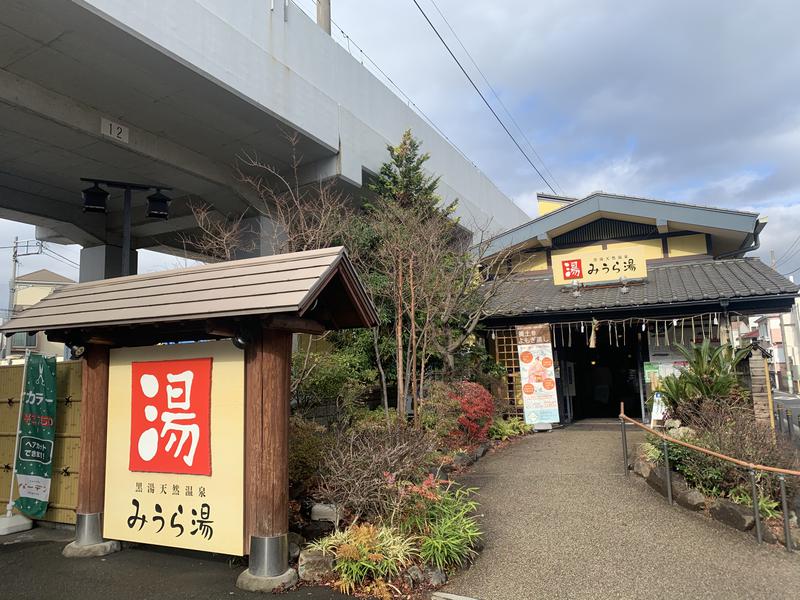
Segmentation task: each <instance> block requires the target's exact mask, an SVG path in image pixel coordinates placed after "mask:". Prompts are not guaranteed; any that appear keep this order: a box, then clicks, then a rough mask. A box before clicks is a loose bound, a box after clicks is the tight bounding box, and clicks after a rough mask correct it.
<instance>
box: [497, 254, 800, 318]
mask: <svg viewBox="0 0 800 600" xmlns="http://www.w3.org/2000/svg"><path fill="white" fill-rule="evenodd" d="M797 291H798V286H797V285H796V284H794V283H792V282H791V281H789V280H788V279H787V278H786V277H784V276H783V275H781V274H780V273H777V272H776V271H775V270H773V269H771V268H769V267H768V266H767V265H765V264H764V263H763V262H761V261H760V260H758V259H757V258H737V259H730V260H704V261H698V262H690V263H678V264H661V265H653V266H648V277H647V279H646V280H644V282H641V283H639V282H632V283H631V284H630V285H628V292H627V293H623V292H622V286H620V285H616V284H614V285H604V286H586V287H584V288H582V289H581V293H580V295H579V296H577V297H575V296H574V295H573V293H572V292H573V290H572V288H571V287H570V286H556V285H555V284H554V283H553V278H552V276H551V275H549V274H548V275H532V276H526V275H524V274H521V275H518V276H515V277H514V278H512V279H510V280H508V281H506V282H504V283H503V284H502V285H501V286H500V289H499V291H498V293H497V294H496V295H495V297H493V298H492V300H491V301H490V303H489V306H488V307H487V313H488V317H489V318H491V317H504V316H505V317H509V316H517V315H528V314H534V313H542V312H567V311H568V312H579V311H591V310H593V309H608V308H615V307H619V308H626V307H636V306H657V305H667V304H680V303H684V302H692V303H695V302H714V301H717V300H721V299H725V298H727V299H736V298H746V297H763V296H775V295H786V294H796V293H797Z"/></svg>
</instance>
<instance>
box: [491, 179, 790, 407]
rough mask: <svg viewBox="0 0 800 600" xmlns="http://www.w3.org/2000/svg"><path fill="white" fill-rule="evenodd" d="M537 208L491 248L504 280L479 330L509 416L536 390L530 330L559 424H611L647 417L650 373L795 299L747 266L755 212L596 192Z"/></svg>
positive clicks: (765, 272)
mask: <svg viewBox="0 0 800 600" xmlns="http://www.w3.org/2000/svg"><path fill="white" fill-rule="evenodd" d="M538 202H539V206H538V211H537V213H538V216H537V217H536V218H535V219H533V220H531V221H530V222H528V223H526V224H524V225H521V226H519V227H516V228H514V229H511V230H509V231H506V232H505V233H503V234H501V235H499V236H496V237H495V238H493V239H492V240H490V242H489V244H490V250H489V254H490V255H492V256H495V257H498V258H502V260H503V261H504V262H505V265H506V269H505V277H507V279H504V280H503V282H502V283H501V284H500V286H499V291H498V293H497V294H496V296H495V297H493V298H492V300H491V302H490V305H489V307H488V312H489V314H488V315H487V317H486V318H485V320H484V324H485V326H486V327H487V329H488V332H489V335H488V343H489V346H490V350H491V351H492V353H493V354H494V356H495V358H496V359H497V360H498V362H500V363H501V364H503V365H504V366H505V367H506V369H507V373H508V377H507V382H506V383H507V386H506V389H507V394H506V401H507V402H508V405H509V409H508V410H509V411H510V412H518V413H520V414H522V413H523V405H524V402H523V399H524V398H523V396H524V395H525V394H524V393H523V388H524V387H525V384H526V383H528V384H532V383H535V382H529V381H527V380H526V381H522V380H521V375H520V372H521V370H520V358H519V357H518V350H519V345H520V344H522V343H523V342H521V341H520V340H521V339H522V338H523V337H524V336H526V335H530V331H531V330H532V329H535V330H536V331H537V332H538V333H537V334H536V335H535V337H536V340H537V343H542V340H543V339H544V338H546V341H547V342H548V343H549V344H550V345H551V351H552V361H553V365H554V371H555V375H554V377H555V380H556V384H557V385H556V386H555V388H556V391H557V394H558V398H559V419H560V421H562V422H570V421H572V420H575V419H580V418H608V417H615V416H616V415H617V414H618V413H619V408H620V403H624V405H625V406H626V412H627V413H628V414H631V415H634V416H641V417H646V416H647V412H648V409H647V405H646V399H647V396H648V394H649V392H648V384H647V382H646V381H645V379H646V374H645V370H646V369H647V370H648V372H653V370H654V369H657V368H660V369H662V370H664V369H666V370H669V369H670V368H677V367H678V366H679V363H680V361H681V356H680V354H679V353H678V352H677V349H676V347H677V346H678V345H680V344H682V345H686V344H688V343H690V342H700V341H702V340H703V339H711V340H712V341H713V342H714V343H719V342H721V341H722V342H724V341H727V340H729V339H730V337H731V328H730V324H731V321H732V320H736V319H737V318H738V317H739V316H740V315H753V314H762V313H767V312H769V313H781V312H785V311H788V310H790V309H791V307H792V306H793V304H794V301H795V298H796V297H797V291H798V286H797V285H795V284H794V283H793V282H791V281H789V280H788V279H786V278H785V277H783V276H782V275H780V274H778V273H777V272H775V271H774V270H773V269H771V268H770V267H768V266H767V265H765V264H764V263H762V262H761V261H760V260H758V259H757V258H748V257H746V255H747V254H748V253H749V252H752V251H753V250H756V249H757V248H758V247H759V236H760V234H761V232H762V230H763V229H764V227H765V226H766V219H765V218H764V217H761V216H760V215H758V214H756V213H751V212H744V211H736V210H730V209H722V208H714V207H705V206H694V205H688V204H680V203H676V202H664V201H659V200H652V199H647V198H635V197H629V196H619V195H614V194H606V193H603V192H596V193H593V194H590V195H589V196H587V197H585V198H582V199H577V198H566V197H563V196H551V195H544V194H540V195H539V197H538ZM537 325H538V326H542V327H533V326H537ZM526 332H527V333H526ZM525 343H526V344H527V342H525ZM528 358H529V357H528ZM528 387H529V388H530V387H531V385H528ZM534 387H535V386H534ZM551 391H552V388H551Z"/></svg>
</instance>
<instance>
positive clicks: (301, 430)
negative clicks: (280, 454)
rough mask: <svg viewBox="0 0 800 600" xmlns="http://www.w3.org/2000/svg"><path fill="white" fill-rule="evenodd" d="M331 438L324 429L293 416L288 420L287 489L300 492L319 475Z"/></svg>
mask: <svg viewBox="0 0 800 600" xmlns="http://www.w3.org/2000/svg"><path fill="white" fill-rule="evenodd" d="M330 446H331V436H330V434H329V433H327V431H326V430H325V428H324V427H322V426H321V425H318V424H317V423H314V422H313V421H307V420H305V419H303V418H301V417H298V416H293V417H291V418H290V419H289V487H290V488H292V489H295V490H298V489H299V490H302V489H303V488H305V486H306V484H307V483H308V482H309V481H310V480H312V479H313V478H314V477H316V476H317V475H318V473H319V464H320V462H321V461H322V457H323V456H324V455H325V453H326V452H327V451H328V450H329V449H330Z"/></svg>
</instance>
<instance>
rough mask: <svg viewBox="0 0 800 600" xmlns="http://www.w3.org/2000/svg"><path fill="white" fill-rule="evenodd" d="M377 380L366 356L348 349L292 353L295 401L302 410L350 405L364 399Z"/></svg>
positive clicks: (299, 409)
mask: <svg viewBox="0 0 800 600" xmlns="http://www.w3.org/2000/svg"><path fill="white" fill-rule="evenodd" d="M376 379H377V373H376V372H375V370H374V369H372V368H371V367H369V366H367V365H365V364H364V360H363V357H362V356H361V355H359V353H357V352H354V351H351V350H348V349H332V350H330V351H326V352H295V353H294V354H293V355H292V381H294V382H295V383H294V385H293V390H292V402H293V404H294V406H295V409H296V410H298V411H300V412H304V411H310V410H312V409H314V408H316V407H318V406H323V405H328V404H335V405H336V406H337V407H339V408H341V407H346V406H348V405H349V404H352V403H355V402H356V401H358V400H359V399H361V398H363V397H364V395H365V394H366V393H367V392H369V391H370V389H372V388H373V387H374V382H375V380H376Z"/></svg>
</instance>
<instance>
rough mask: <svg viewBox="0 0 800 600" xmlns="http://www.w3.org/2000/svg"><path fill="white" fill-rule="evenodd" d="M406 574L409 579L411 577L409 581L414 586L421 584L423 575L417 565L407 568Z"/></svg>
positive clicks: (423, 578)
mask: <svg viewBox="0 0 800 600" xmlns="http://www.w3.org/2000/svg"><path fill="white" fill-rule="evenodd" d="M406 573H407V574H408V576H409V577H411V580H412V581H413V582H414V583H415V584H417V583H422V582H423V581H424V580H425V574H424V573H423V572H422V569H420V568H419V567H418V566H417V565H411V566H410V567H408V569H407V570H406Z"/></svg>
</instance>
